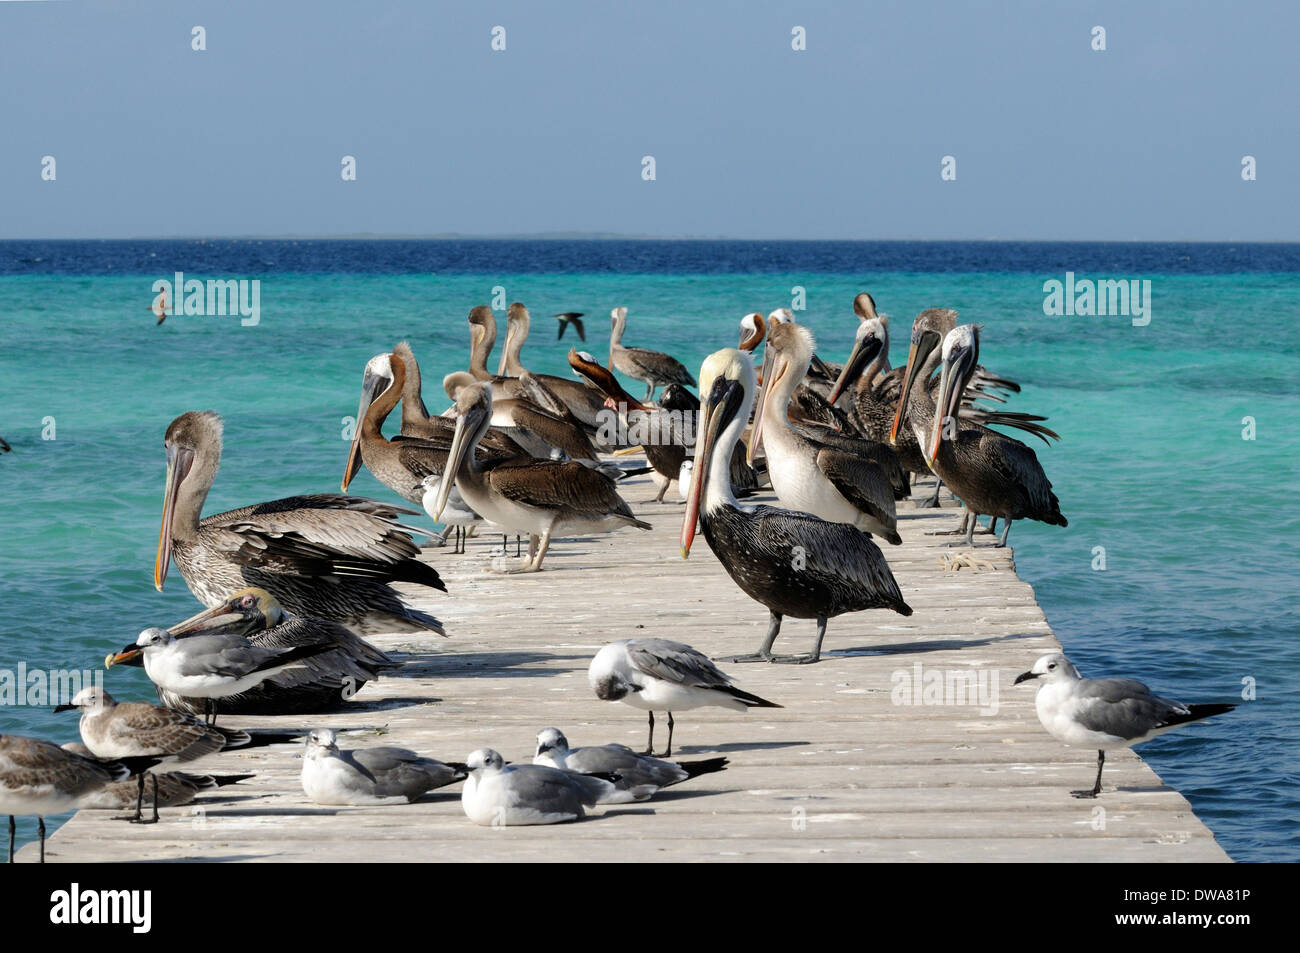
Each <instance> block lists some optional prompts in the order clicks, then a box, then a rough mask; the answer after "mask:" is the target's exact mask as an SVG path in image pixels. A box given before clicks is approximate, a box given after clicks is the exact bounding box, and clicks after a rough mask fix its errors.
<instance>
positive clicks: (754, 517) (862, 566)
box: [681, 349, 912, 663]
mask: <svg viewBox="0 0 1300 953" xmlns="http://www.w3.org/2000/svg"><path fill="white" fill-rule="evenodd" d="M700 383H701V390H700V392H701V394H703V395H704V403H703V408H702V410H701V412H700V414H701V416H700V437H699V439H700V440H701V441H702V445H703V449H702V451H701V452H700V453H698V454H697V455H696V460H695V468H694V471H693V473H692V478H691V492H690V498H689V499H688V501H687V504H686V515H685V518H684V519H683V521H682V538H681V543H682V556H683V557H686V556H689V555H690V551H691V543H692V541H693V540H694V539H695V526H696V522H697V519H698V522H699V525H700V526H701V528H702V530H703V532H704V538H705V540H706V541H707V542H708V544H709V548H710V549H712V550H713V552H714V555H716V556H717V557H718V560H719V561H720V562H721V563H722V565H723V568H725V569H726V570H727V573H728V574H729V575H730V576H731V578H732V579H733V580H734V581H735V583H736V585H738V586H739V587H740V588H741V590H743V591H744V592H745V593H746V594H747V595H748V596H749V597H750V598H752V599H755V600H756V601H758V602H759V603H761V604H762V605H764V606H766V607H767V609H768V612H769V613H770V615H771V622H770V625H769V627H768V631H767V636H766V638H765V639H764V640H763V644H762V646H761V647H760V648H759V650H758V651H757V652H755V653H754V654H752V655H746V656H740V657H738V658H736V659H735V661H740V662H756V661H766V662H795V663H807V662H816V661H817V660H818V659H819V658H820V657H821V646H822V640H823V639H824V638H825V637H826V620H827V619H829V618H831V617H832V616H837V615H840V614H842V613H845V612H857V611H859V610H862V609H882V608H883V609H893V610H894V611H895V612H898V613H899V614H901V615H911V614H912V609H911V607H910V606H908V604H907V603H906V602H904V601H903V596H902V593H900V592H899V590H898V583H897V582H896V581H895V580H894V574H893V573H892V572H890V570H889V565H888V563H886V562H885V557H884V555H883V554H882V553H881V552H880V548H879V547H878V546H876V544H875V543H873V542H872V541H871V538H870V537H869V536H867V535H866V534H865V533H863V532H862V531H861V530H859V529H857V528H856V527H853V526H849V525H847V524H844V523H830V522H827V521H825V520H823V519H820V518H818V517H816V516H813V515H812V514H810V513H797V512H792V511H790V510H782V509H777V508H776V507H772V506H755V507H742V506H741V505H740V504H739V503H737V502H736V498H735V496H734V495H733V494H732V489H731V481H730V480H729V479H728V476H727V458H728V456H729V455H730V453H731V451H732V449H733V448H734V447H735V445H736V442H737V441H738V440H739V439H740V434H741V431H743V430H744V429H745V421H746V420H748V418H749V409H750V406H751V404H752V403H753V399H754V365H753V363H752V362H751V361H750V359H749V355H748V354H746V353H745V352H743V351H739V350H732V349H726V350H722V351H718V352H716V353H714V354H712V355H710V356H709V357H708V358H706V359H705V361H704V364H703V366H702V367H701V368H700ZM787 615H789V616H793V617H795V618H796V619H816V620H817V638H816V641H815V642H814V643H813V647H812V651H811V652H810V653H809V654H807V655H795V656H775V655H773V654H772V645H773V643H774V642H775V641H776V638H777V635H778V634H779V633H780V631H781V620H782V619H783V618H784V617H785V616H787Z"/></svg>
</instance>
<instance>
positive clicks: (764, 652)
mask: <svg viewBox="0 0 1300 953" xmlns="http://www.w3.org/2000/svg"><path fill="white" fill-rule="evenodd" d="M769 612H770V613H771V620H770V621H769V622H768V625H767V635H766V636H765V637H764V638H763V644H762V645H761V646H759V649H758V651H757V652H752V653H750V654H749V655H732V656H730V657H728V658H720V659H718V661H719V662H770V661H772V660H773V658H774V656H773V655H772V645H773V644H774V643H775V642H776V637H777V636H778V635H780V634H781V614H780V613H779V612H771V610H769Z"/></svg>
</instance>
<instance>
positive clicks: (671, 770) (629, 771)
mask: <svg viewBox="0 0 1300 953" xmlns="http://www.w3.org/2000/svg"><path fill="white" fill-rule="evenodd" d="M533 764H540V765H545V766H546V767H550V768H559V769H560V770H561V771H576V772H577V773H578V774H599V775H607V776H614V777H617V778H618V779H619V780H618V782H616V784H626V785H630V786H638V785H652V786H654V787H655V788H656V789H658V788H666V787H670V786H672V785H674V784H680V783H681V782H683V781H689V780H690V779H691V778H698V777H699V776H700V775H702V774H713V773H714V772H717V771H721V770H723V769H724V768H725V767H726V766H727V764H728V762H727V759H726V758H705V759H702V760H700V761H683V762H675V761H663V760H661V759H659V758H652V757H650V756H649V755H644V754H638V753H637V752H635V751H633V750H632V749H631V748H629V747H628V746H627V745H619V744H609V745H599V746H595V747H588V748H570V747H569V739H568V738H566V737H565V736H564V732H562V731H560V729H558V728H543V729H542V730H541V731H539V732H538V733H537V753H536V754H534V755H533Z"/></svg>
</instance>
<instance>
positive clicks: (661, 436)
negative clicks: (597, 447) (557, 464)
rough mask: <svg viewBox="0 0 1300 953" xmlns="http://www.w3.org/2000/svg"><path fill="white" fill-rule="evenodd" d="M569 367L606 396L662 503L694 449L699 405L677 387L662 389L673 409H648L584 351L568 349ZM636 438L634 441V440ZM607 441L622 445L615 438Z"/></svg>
mask: <svg viewBox="0 0 1300 953" xmlns="http://www.w3.org/2000/svg"><path fill="white" fill-rule="evenodd" d="M569 366H570V367H572V368H573V369H574V370H575V371H577V372H578V373H579V374H581V375H582V376H583V377H585V378H587V380H589V381H591V382H592V383H593V384H595V385H596V386H597V387H599V388H600V389H601V391H602V392H603V393H604V394H605V395H606V397H607V403H608V404H609V405H612V406H609V408H608V409H609V412H610V414H611V415H617V416H618V421H619V423H620V425H621V426H622V427H623V429H624V430H625V431H626V433H627V434H628V442H629V443H633V444H640V445H641V448H642V449H643V450H644V451H645V456H646V461H647V462H648V463H649V464H650V466H651V467H652V468H653V470H654V472H655V482H656V483H658V484H659V495H658V496H656V497H655V502H656V503H662V502H663V501H664V494H665V493H666V492H667V491H668V486H669V484H670V483H672V482H673V480H676V479H677V477H678V476H679V475H680V474H681V470H682V464H683V463H684V462H685V460H686V457H687V451H688V448H690V447H694V446H695V415H696V412H697V411H698V409H699V408H698V406H694V399H693V398H692V397H691V396H690V393H689V392H688V391H686V390H685V389H683V388H680V387H679V386H678V385H676V384H669V385H668V387H666V388H664V399H665V400H666V401H667V402H668V403H669V404H671V405H672V406H661V407H648V406H646V405H645V404H643V403H641V402H640V401H639V400H637V399H636V398H635V397H633V396H632V395H631V394H629V393H628V392H627V391H625V390H624V389H623V387H622V385H620V384H619V382H618V378H616V377H615V376H614V374H613V373H612V372H611V371H610V370H609V369H608V368H606V367H603V366H601V365H600V364H598V363H596V359H595V358H593V357H592V356H591V355H590V354H587V353H586V352H585V351H584V352H582V353H581V354H579V353H578V351H577V350H576V349H573V348H570V349H569ZM634 437H635V439H633V438H634ZM606 442H615V443H622V442H623V441H622V440H620V439H617V437H616V435H611V437H610V440H607V441H606Z"/></svg>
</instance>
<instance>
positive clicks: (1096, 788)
mask: <svg viewBox="0 0 1300 953" xmlns="http://www.w3.org/2000/svg"><path fill="white" fill-rule="evenodd" d="M1105 766H1106V752H1104V751H1098V752H1097V781H1096V783H1095V784H1093V786H1092V790H1091V791H1071V792H1070V793H1071V794H1072V795H1073V796H1075V797H1080V798H1093V797H1096V796H1097V795H1098V794H1100V793H1101V769H1102V768H1104V767H1105Z"/></svg>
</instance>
